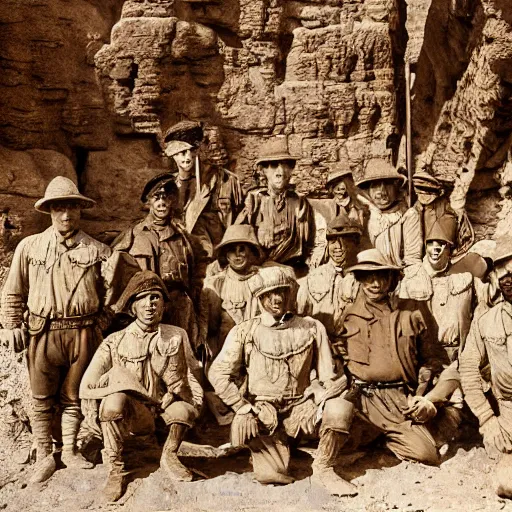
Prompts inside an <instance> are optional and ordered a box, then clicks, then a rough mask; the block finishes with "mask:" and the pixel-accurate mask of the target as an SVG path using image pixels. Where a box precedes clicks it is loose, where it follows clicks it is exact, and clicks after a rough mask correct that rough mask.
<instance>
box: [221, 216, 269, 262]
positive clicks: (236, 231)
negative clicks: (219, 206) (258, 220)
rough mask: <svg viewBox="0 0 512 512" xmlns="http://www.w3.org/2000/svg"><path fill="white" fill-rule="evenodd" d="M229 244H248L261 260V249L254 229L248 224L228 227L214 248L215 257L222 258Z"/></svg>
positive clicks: (262, 254)
mask: <svg viewBox="0 0 512 512" xmlns="http://www.w3.org/2000/svg"><path fill="white" fill-rule="evenodd" d="M231 244H248V245H250V246H251V247H253V248H254V250H255V251H256V252H257V254H258V256H259V258H260V259H263V256H264V253H263V249H262V248H261V245H260V244H259V242H258V239H257V238H256V233H255V232H254V228H253V227H252V226H251V225H250V224H233V225H232V226H228V228H227V229H226V232H225V233H224V236H223V237H222V240H221V242H220V244H219V245H217V247H215V254H216V257H217V258H221V257H223V255H224V253H225V248H226V247H227V246H229V245H231Z"/></svg>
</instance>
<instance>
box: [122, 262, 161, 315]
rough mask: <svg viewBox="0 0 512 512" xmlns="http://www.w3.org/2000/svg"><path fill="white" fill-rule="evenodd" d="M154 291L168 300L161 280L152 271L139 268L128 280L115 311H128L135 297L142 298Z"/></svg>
mask: <svg viewBox="0 0 512 512" xmlns="http://www.w3.org/2000/svg"><path fill="white" fill-rule="evenodd" d="M156 291H159V292H160V293H161V294H162V295H163V297H164V300H166V301H168V300H169V294H168V293H167V289H166V288H165V284H164V283H163V281H162V280H161V279H160V278H159V277H158V276H157V275H156V274H155V273H154V272H151V271H150V270H141V271H140V272H137V273H136V274H135V275H134V276H133V277H132V278H131V279H130V281H128V284H127V286H126V288H125V289H124V291H123V293H122V294H121V297H119V300H118V301H117V303H116V305H115V306H114V309H115V311H116V312H117V313H130V311H129V309H130V306H131V304H132V303H133V301H134V300H135V299H139V298H142V297H144V296H145V295H148V294H149V293H151V292H156Z"/></svg>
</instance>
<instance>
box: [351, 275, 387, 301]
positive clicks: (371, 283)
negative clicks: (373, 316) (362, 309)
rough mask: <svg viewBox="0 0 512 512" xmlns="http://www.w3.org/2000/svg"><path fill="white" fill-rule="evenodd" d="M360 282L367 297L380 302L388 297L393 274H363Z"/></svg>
mask: <svg viewBox="0 0 512 512" xmlns="http://www.w3.org/2000/svg"><path fill="white" fill-rule="evenodd" d="M358 280H359V281H360V282H361V287H362V289H363V293H364V294H365V295H366V297H368V299H370V300H372V301H376V302H378V301H381V300H383V299H384V298H386V297H387V295H388V293H389V291H390V288H391V283H392V281H393V273H392V272H391V271H389V270H377V271H374V272H361V275H360V277H359V278H358Z"/></svg>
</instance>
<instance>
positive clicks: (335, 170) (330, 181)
mask: <svg viewBox="0 0 512 512" xmlns="http://www.w3.org/2000/svg"><path fill="white" fill-rule="evenodd" d="M347 177H349V178H352V179H353V178H354V177H353V175H352V171H351V170H350V167H349V166H348V164H347V163H346V162H345V161H342V162H336V163H335V164H334V165H333V166H332V167H331V170H330V171H329V174H328V175H327V181H326V182H325V186H326V187H332V186H333V185H335V184H336V183H337V182H338V181H341V180H342V179H343V178H347Z"/></svg>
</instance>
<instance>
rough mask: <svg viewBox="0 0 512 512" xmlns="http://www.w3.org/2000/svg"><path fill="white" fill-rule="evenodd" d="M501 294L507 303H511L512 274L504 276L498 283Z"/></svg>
mask: <svg viewBox="0 0 512 512" xmlns="http://www.w3.org/2000/svg"><path fill="white" fill-rule="evenodd" d="M498 284H499V286H500V290H501V293H502V294H503V297H504V299H505V300H506V301H507V302H512V274H511V273H508V274H506V275H504V276H503V277H502V278H501V279H500V280H499V281H498Z"/></svg>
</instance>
